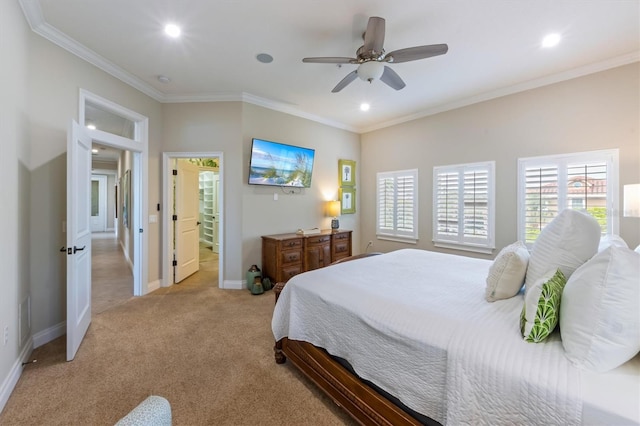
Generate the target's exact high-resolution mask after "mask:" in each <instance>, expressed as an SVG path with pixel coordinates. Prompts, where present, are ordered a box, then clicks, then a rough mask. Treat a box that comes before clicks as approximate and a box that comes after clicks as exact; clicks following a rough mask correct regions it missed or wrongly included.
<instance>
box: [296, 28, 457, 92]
mask: <svg viewBox="0 0 640 426" xmlns="http://www.w3.org/2000/svg"><path fill="white" fill-rule="evenodd" d="M384 27H385V20H384V19H383V18H379V17H377V16H372V17H370V18H369V22H368V23H367V29H366V31H365V33H364V35H363V38H364V44H363V45H362V46H360V48H359V49H358V50H357V51H356V57H355V58H344V57H319V58H304V59H302V62H306V63H318V64H355V65H358V69H357V70H355V71H351V72H350V73H349V74H347V76H346V77H345V78H343V79H342V80H341V81H340V83H338V84H337V85H336V87H334V88H333V90H332V91H331V92H333V93H337V92H339V91H340V90H342V89H344V88H345V87H346V86H347V85H348V84H349V83H351V82H352V81H353V80H355V79H356V77H360V78H361V79H362V80H364V81H368V82H369V83H371V82H373V80H376V79H380V81H382V82H383V83H385V84H387V85H388V86H390V87H392V88H394V89H396V90H400V89H402V88H403V87H405V86H406V84H405V82H404V81H402V79H401V78H400V76H399V75H398V74H397V73H396V72H395V71H394V70H392V69H391V68H390V67H388V66H387V65H384V64H385V63H389V64H397V63H401V62H409V61H416V60H418V59H425V58H430V57H432V56H438V55H444V54H445V53H447V51H448V50H449V46H447V45H446V44H430V45H426V46H416V47H408V48H405V49H399V50H394V51H393V52H389V53H385V51H384V48H383V47H382V45H383V44H384Z"/></svg>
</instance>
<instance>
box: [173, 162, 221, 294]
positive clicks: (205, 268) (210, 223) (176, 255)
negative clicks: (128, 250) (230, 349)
mask: <svg viewBox="0 0 640 426" xmlns="http://www.w3.org/2000/svg"><path fill="white" fill-rule="evenodd" d="M178 162H181V163H182V164H190V166H189V167H187V168H188V169H191V168H193V166H197V167H196V170H197V172H198V174H197V180H196V181H195V183H193V185H195V187H194V188H192V189H193V190H194V191H195V192H196V194H195V196H196V203H197V204H196V217H195V218H194V219H191V220H192V221H195V222H197V230H196V237H197V238H196V239H195V240H193V239H187V240H188V241H189V242H188V244H189V247H190V248H188V249H185V248H184V247H182V244H184V243H183V242H180V241H179V239H180V233H181V232H182V230H178V231H176V226H178V222H179V221H180V218H181V217H185V216H184V215H180V214H176V212H175V211H174V209H177V210H179V209H180V207H181V206H177V205H176V204H177V202H178V200H179V199H181V197H182V195H178V194H177V193H176V189H177V186H176V182H178V185H179V184H180V183H179V182H180V180H179V176H178V178H177V179H176V177H175V176H174V170H178V165H179V163H178ZM223 165H224V160H223V153H221V152H166V153H163V182H162V184H163V193H164V197H163V199H164V204H165V206H167V207H166V208H165V210H166V211H167V214H165V215H163V229H164V235H166V236H167V238H166V240H165V241H164V244H163V249H162V252H163V259H162V270H163V283H162V285H163V286H165V287H168V286H171V285H173V284H174V281H176V280H175V276H176V275H175V270H176V269H175V268H176V266H178V264H182V263H184V264H188V263H189V257H190V255H191V254H193V252H194V251H195V252H197V253H196V256H197V257H198V263H199V268H198V269H199V272H196V273H194V274H193V275H191V276H190V277H189V278H188V280H197V281H201V280H203V279H208V278H205V277H211V278H213V277H215V276H216V275H217V282H216V283H214V284H215V285H216V286H217V287H219V288H224V273H223V265H224V261H223V257H224V231H223V230H224V219H223V214H222V212H223V211H224V209H223V200H224V197H223V188H224V184H223V176H224V173H223ZM176 173H177V172H176ZM190 185H191V184H190ZM174 215H175V216H174ZM187 216H193V215H191V214H189V213H188V212H187ZM174 218H175V220H174ZM191 246H193V247H191ZM185 250H187V251H188V252H187V253H186V255H185V253H184V251H185ZM189 250H190V251H189ZM180 251H182V252H180ZM196 274H200V276H197V275H196ZM181 278H183V277H181ZM181 280H182V279H180V280H179V281H181Z"/></svg>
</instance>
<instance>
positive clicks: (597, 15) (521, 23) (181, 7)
mask: <svg viewBox="0 0 640 426" xmlns="http://www.w3.org/2000/svg"><path fill="white" fill-rule="evenodd" d="M20 2H21V4H22V6H23V9H24V10H25V14H26V16H27V19H28V21H29V23H30V25H31V26H32V28H33V29H34V30H35V31H36V32H38V33H39V34H41V35H43V36H45V37H47V38H48V39H50V40H52V41H54V42H55V43H57V44H59V45H61V46H63V47H65V48H67V49H69V50H70V51H72V52H74V53H76V54H78V55H80V56H82V57H84V58H85V59H87V60H89V61H90V62H92V63H94V64H95V65H97V66H99V67H101V68H102V69H104V70H106V71H107V72H110V73H111V74H113V75H115V76H116V77H118V78H120V79H122V80H123V81H125V82H127V83H129V84H131V85H133V86H134V87H136V88H138V89H140V90H141V91H143V92H144V93H147V94H148V95H150V96H152V97H153V98H155V99H157V100H159V101H161V102H185V101H217V100H244V101H247V102H251V103H255V104H258V105H263V106H267V107H270V108H273V109H277V110H280V111H284V112H289V113H292V114H296V115H300V116H303V117H307V118H311V119H314V120H317V121H320V122H324V123H327V124H331V125H334V126H337V127H341V128H345V129H349V130H353V131H357V132H365V131H369V130H373V129H376V128H380V127H384V126H387V125H390V124H394V123H398V122H402V121H406V120H408V119H411V118H416V117H419V116H423V115H427V114H431V113H434V112H438V111H444V110H447V109H450V108H454V107H458V106H462V105H467V104H470V103H473V102H477V101H480V100H484V99H491V98H493V97H497V96H501V95H504V94H508V93H514V92H517V91H520V90H526V89H529V88H533V87H537V86H540V85H544V84H549V83H553V82H556V81H561V80H564V79H567V78H572V77H575V76H579V75H584V74H588V73H591V72H596V71H600V70H603V69H607V68H611V67H614V66H619V65H623V64H626V63H631V62H635V61H638V60H640V29H639V28H640V1H638V0H588V1H587V0H483V1H478V0H449V1H445V0H394V1H389V0H271V1H265V0H218V1H211V0H181V1H176V0H135V1H132V0H20ZM370 16H380V17H383V18H385V19H386V38H385V42H384V47H385V50H386V51H387V52H390V51H392V50H396V49H400V48H405V47H411V46H417V45H423V44H438V43H447V44H448V46H449V52H448V53H447V54H446V55H444V56H437V57H433V58H429V59H423V60H420V61H415V62H409V63H401V64H394V65H390V66H391V67H392V68H393V69H394V71H396V72H397V73H398V74H399V75H400V76H401V77H402V78H403V80H404V81H405V83H406V84H407V86H406V87H405V88H404V89H402V90H400V91H395V90H393V89H391V88H390V87H388V86H386V85H385V84H383V83H381V82H380V81H375V82H373V83H372V84H369V83H366V82H364V81H361V80H356V81H354V82H353V83H351V84H350V85H349V86H347V87H346V88H345V89H343V90H342V91H341V92H340V93H331V89H332V88H333V87H334V86H335V85H336V84H337V83H338V82H339V81H340V80H341V79H342V78H343V77H344V76H345V75H347V74H348V73H349V72H351V71H352V70H354V69H355V68H356V66H355V65H343V66H342V67H341V68H340V67H338V66H336V65H330V64H303V63H302V61H301V60H302V58H303V57H307V56H346V57H354V56H355V52H356V49H357V48H358V47H359V46H360V45H361V44H362V34H363V32H364V29H365V28H366V23H367V20H368V18H369V17H370ZM169 21H171V22H175V23H177V24H179V25H180V26H181V27H182V31H183V35H182V37H181V38H180V39H177V40H174V39H169V38H167V37H166V36H165V35H164V34H163V26H164V24H165V23H167V22H169ZM549 32H559V33H561V34H562V36H563V39H562V41H561V43H560V45H558V46H557V47H556V48H553V49H542V48H541V47H540V42H541V40H542V38H543V36H545V35H546V34H547V33H549ZM259 53H268V54H270V55H272V56H273V57H274V61H273V62H272V63H270V64H263V63H260V62H258V61H257V60H256V55H257V54H259ZM158 75H165V76H168V77H169V78H170V79H171V82H170V83H168V84H163V83H161V82H159V81H158V79H157V76H158ZM365 100H366V101H368V102H369V103H370V104H371V109H370V110H369V111H368V112H362V111H360V110H359V105H360V103H361V102H362V101H365Z"/></svg>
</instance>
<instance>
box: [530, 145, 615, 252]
mask: <svg viewBox="0 0 640 426" xmlns="http://www.w3.org/2000/svg"><path fill="white" fill-rule="evenodd" d="M617 194H618V150H617V149H612V150H604V151H591V152H582V153H575V154H565V155H553V156H545V157H532V158H521V159H519V160H518V239H520V240H522V241H525V242H526V243H527V244H529V245H531V244H533V242H534V241H535V240H536V238H538V235H539V234H540V231H542V229H543V228H544V227H545V226H546V225H547V224H548V223H549V222H551V221H552V220H553V218H555V217H556V215H557V214H558V213H559V212H560V211H562V210H563V209H565V208H569V209H574V210H580V211H584V212H586V213H589V214H590V215H591V216H593V217H594V218H596V220H597V221H598V223H599V224H600V227H601V229H602V233H603V234H611V233H617V232H618V221H617V216H614V214H613V212H614V211H617V206H618V204H617Z"/></svg>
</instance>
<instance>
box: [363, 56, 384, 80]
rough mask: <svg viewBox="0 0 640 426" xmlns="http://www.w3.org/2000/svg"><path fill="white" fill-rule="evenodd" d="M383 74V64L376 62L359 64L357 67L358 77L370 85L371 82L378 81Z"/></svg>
mask: <svg viewBox="0 0 640 426" xmlns="http://www.w3.org/2000/svg"><path fill="white" fill-rule="evenodd" d="M383 72H384V64H383V63H382V62H378V61H367V62H363V63H362V64H360V66H359V67H358V77H360V79H362V80H364V81H368V82H369V83H371V82H372V81H373V80H378V79H380V77H382V73H383Z"/></svg>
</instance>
